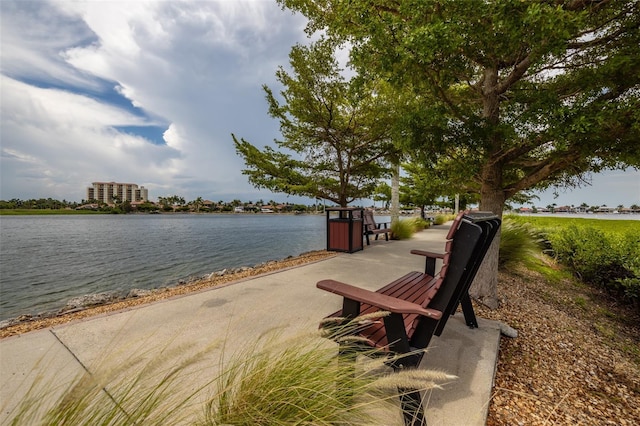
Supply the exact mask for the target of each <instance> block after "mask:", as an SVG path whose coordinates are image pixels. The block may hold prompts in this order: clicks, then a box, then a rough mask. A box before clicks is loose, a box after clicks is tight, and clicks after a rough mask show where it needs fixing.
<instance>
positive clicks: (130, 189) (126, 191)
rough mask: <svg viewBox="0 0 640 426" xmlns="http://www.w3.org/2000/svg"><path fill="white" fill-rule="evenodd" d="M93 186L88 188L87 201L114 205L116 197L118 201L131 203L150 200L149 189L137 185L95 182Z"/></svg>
mask: <svg viewBox="0 0 640 426" xmlns="http://www.w3.org/2000/svg"><path fill="white" fill-rule="evenodd" d="M92 185H93V186H90V187H88V188H87V201H89V200H97V201H100V202H103V203H106V204H112V203H113V201H114V200H113V198H114V197H117V198H118V201H129V202H132V201H148V200H149V191H148V190H147V188H145V187H144V186H141V187H138V185H136V184H135V183H118V182H93V183H92Z"/></svg>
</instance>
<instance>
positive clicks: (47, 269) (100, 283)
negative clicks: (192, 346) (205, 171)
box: [0, 215, 326, 320]
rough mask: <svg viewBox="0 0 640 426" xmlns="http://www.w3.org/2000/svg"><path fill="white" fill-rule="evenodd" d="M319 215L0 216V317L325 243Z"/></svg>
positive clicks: (282, 255) (283, 255) (175, 279)
mask: <svg viewBox="0 0 640 426" xmlns="http://www.w3.org/2000/svg"><path fill="white" fill-rule="evenodd" d="M325 220H326V218H325V216H324V215H126V216H123V215H117V216H116V215H99V216H80V215H79V216H3V217H2V218H0V231H1V240H2V246H1V247H0V320H5V319H9V318H15V317H17V316H19V315H34V314H38V313H41V312H46V311H52V310H57V309H60V308H62V307H63V306H64V305H65V304H66V302H67V301H68V300H69V299H71V298H73V297H78V296H82V295H85V294H93V293H101V292H122V293H125V294H126V293H127V292H128V291H129V290H131V289H134V288H138V289H151V288H158V287H163V286H171V285H176V284H178V282H179V281H180V280H184V279H187V278H189V277H193V276H202V275H205V274H209V273H211V272H214V271H219V270H221V269H225V268H236V267H241V266H254V265H257V264H259V263H262V262H266V261H269V260H279V259H283V258H286V257H288V256H293V255H297V254H300V253H304V252H307V251H312V250H322V249H324V248H325V246H326V232H325V229H326V225H325Z"/></svg>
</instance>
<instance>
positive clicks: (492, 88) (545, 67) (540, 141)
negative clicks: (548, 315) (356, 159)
mask: <svg viewBox="0 0 640 426" xmlns="http://www.w3.org/2000/svg"><path fill="white" fill-rule="evenodd" d="M279 1H280V3H281V4H283V5H284V6H286V7H288V8H290V9H292V10H295V11H299V12H301V13H302V14H304V15H305V16H306V17H307V18H309V24H308V27H307V31H308V32H309V33H313V32H315V31H319V30H321V31H323V32H325V33H326V34H328V36H330V37H334V38H335V39H337V40H340V41H341V42H348V43H350V45H351V46H352V50H351V59H352V63H353V64H354V66H355V68H356V69H357V70H358V72H361V73H364V74H368V75H374V76H376V77H378V78H381V79H384V80H386V81H388V82H390V83H391V84H392V85H393V86H394V87H395V88H396V90H398V91H403V92H407V91H410V92H411V93H412V94H413V99H414V100H415V102H416V104H417V105H418V107H417V108H415V109H414V110H413V112H411V113H409V114H407V115H406V116H405V117H404V119H403V120H404V122H405V123H406V133H407V135H408V137H407V138H406V140H407V141H408V144H407V147H408V148H410V149H412V150H414V151H415V152H417V153H421V154H422V155H423V158H424V159H425V161H427V160H428V161H430V162H432V163H434V164H442V162H446V164H447V170H448V171H449V174H450V175H453V176H455V180H456V181H457V182H461V183H463V184H464V185H465V186H466V187H467V188H468V189H469V190H470V191H475V192H477V193H479V194H480V208H481V209H483V210H489V211H493V212H494V213H496V214H498V215H502V210H503V207H504V205H505V202H506V201H507V200H508V199H509V198H511V197H513V196H516V195H522V194H523V193H525V192H526V191H530V190H533V189H540V188H545V187H548V186H552V185H558V186H576V185H579V184H581V183H583V182H584V181H585V179H588V178H589V176H590V173H593V172H599V171H601V170H605V169H616V168H626V167H629V166H632V167H639V166H640V150H639V149H638V146H639V144H638V139H639V138H638V135H639V134H640V133H639V131H640V101H639V95H640V31H639V30H638V28H639V27H640V2H638V0H616V1H611V0H548V1H520V0H492V1H488V0H475V1H471V0H470V1H459V0H403V1H388V0H351V1H340V0H279ZM496 241H499V240H496ZM486 262H489V264H490V265H491V266H489V269H490V270H492V271H493V276H494V278H493V280H491V281H492V282H491V283H489V284H488V285H487V287H486V288H484V289H480V290H479V291H478V292H477V293H476V294H477V295H479V296H481V297H482V296H486V297H488V298H493V299H495V275H496V274H495V271H496V270H497V246H496V247H495V248H494V249H492V251H491V253H490V254H489V255H488V258H487V261H485V263H486ZM481 275H482V274H481ZM476 289H477V288H476ZM480 293H484V294H480Z"/></svg>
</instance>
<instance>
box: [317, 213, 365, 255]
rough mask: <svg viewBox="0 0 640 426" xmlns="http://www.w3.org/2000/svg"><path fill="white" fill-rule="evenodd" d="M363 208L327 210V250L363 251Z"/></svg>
mask: <svg viewBox="0 0 640 426" xmlns="http://www.w3.org/2000/svg"><path fill="white" fill-rule="evenodd" d="M363 210H364V209H363V208H361V207H331V208H327V209H326V212H327V250H328V251H343V252H347V253H353V252H356V251H359V250H362V249H363V244H362V235H363V233H362V232H363V229H362V212H363Z"/></svg>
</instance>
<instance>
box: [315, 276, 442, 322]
mask: <svg viewBox="0 0 640 426" xmlns="http://www.w3.org/2000/svg"><path fill="white" fill-rule="evenodd" d="M316 287H318V288H319V289H322V290H326V291H328V292H330V293H334V294H338V295H340V296H343V297H345V298H347V299H350V300H355V301H356V302H360V303H366V304H368V305H372V306H376V307H378V308H380V309H382V310H384V311H389V312H394V313H399V314H418V315H423V316H425V317H429V318H433V319H440V318H442V312H440V311H437V310H435V309H428V308H423V307H422V306H420V305H418V304H416V303H412V302H408V301H406V300H402V299H397V298H395V297H391V296H387V295H386V294H381V293H376V292H374V291H370V290H367V289H364V288H360V287H355V286H352V285H349V284H345V283H342V282H340V281H334V280H322V281H318V283H317V284H316Z"/></svg>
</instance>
